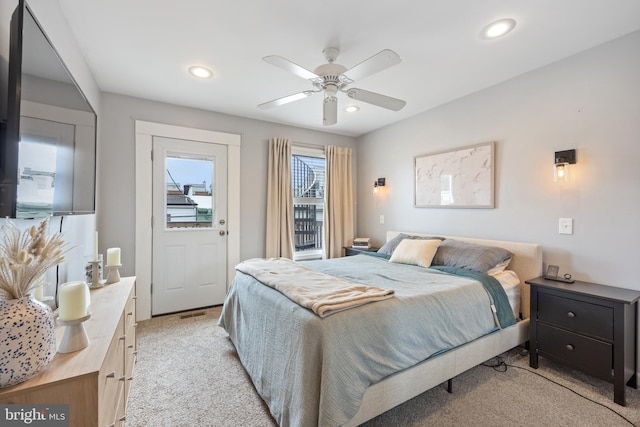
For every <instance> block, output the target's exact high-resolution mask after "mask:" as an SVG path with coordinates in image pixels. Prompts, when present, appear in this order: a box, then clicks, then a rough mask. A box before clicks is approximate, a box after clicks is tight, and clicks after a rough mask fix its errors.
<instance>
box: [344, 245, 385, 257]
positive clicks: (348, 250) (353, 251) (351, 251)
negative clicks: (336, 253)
mask: <svg viewBox="0 0 640 427" xmlns="http://www.w3.org/2000/svg"><path fill="white" fill-rule="evenodd" d="M343 247H344V256H353V255H358V254H361V253H362V252H378V249H380V248H368V249H367V248H362V249H361V248H354V247H352V246H343Z"/></svg>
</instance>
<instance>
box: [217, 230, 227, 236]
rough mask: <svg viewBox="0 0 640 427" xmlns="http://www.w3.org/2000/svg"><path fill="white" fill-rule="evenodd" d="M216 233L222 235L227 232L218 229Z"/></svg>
mask: <svg viewBox="0 0 640 427" xmlns="http://www.w3.org/2000/svg"><path fill="white" fill-rule="evenodd" d="M218 233H219V234H220V235H221V236H224V235H225V234H227V232H226V231H224V230H220V231H219V232H218Z"/></svg>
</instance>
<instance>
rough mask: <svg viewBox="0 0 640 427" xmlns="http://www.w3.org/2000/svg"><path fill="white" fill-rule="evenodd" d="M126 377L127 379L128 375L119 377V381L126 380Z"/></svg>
mask: <svg viewBox="0 0 640 427" xmlns="http://www.w3.org/2000/svg"><path fill="white" fill-rule="evenodd" d="M126 379H127V377H126V376H124V375H123V376H121V377H120V378H118V381H122V382H124V380H126Z"/></svg>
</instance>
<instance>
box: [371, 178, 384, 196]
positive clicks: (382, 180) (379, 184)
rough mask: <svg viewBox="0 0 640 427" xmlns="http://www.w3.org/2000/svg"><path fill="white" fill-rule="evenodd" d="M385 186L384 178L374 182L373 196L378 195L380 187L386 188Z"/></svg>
mask: <svg viewBox="0 0 640 427" xmlns="http://www.w3.org/2000/svg"><path fill="white" fill-rule="evenodd" d="M384 185H385V179H384V178H378V179H377V180H375V181H373V194H376V193H377V192H378V187H384Z"/></svg>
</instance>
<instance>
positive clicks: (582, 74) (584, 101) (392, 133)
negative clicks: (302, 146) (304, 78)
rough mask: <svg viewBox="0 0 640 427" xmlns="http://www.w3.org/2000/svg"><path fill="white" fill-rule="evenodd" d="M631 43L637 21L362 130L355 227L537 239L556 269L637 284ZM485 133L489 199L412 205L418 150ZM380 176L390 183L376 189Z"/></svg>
mask: <svg viewBox="0 0 640 427" xmlns="http://www.w3.org/2000/svg"><path fill="white" fill-rule="evenodd" d="M638 52H640V32H636V33H633V34H631V35H628V36H626V37H623V38H621V39H618V40H615V41H613V42H610V43H607V44H605V45H602V46H600V47H596V48H594V49H591V50H588V51H586V52H583V53H581V54H578V55H576V56H573V57H570V58H568V59H565V60H563V61H561V62H558V63H555V64H552V65H549V66H547V67H544V68H542V69H539V70H537V71H533V72H530V73H528V74H525V75H523V76H520V77H518V78H515V79H513V80H511V81H508V82H506V83H503V84H500V85H497V86H494V87H492V88H489V89H486V90H483V91H480V92H477V93H475V94H472V95H470V96H467V97H465V98H462V99H459V100H456V101H454V102H451V103H449V104H447V105H443V106H441V107H439V108H436V109H434V110H431V111H428V112H426V113H424V114H420V115H418V116H415V117H413V118H411V119H408V120H405V121H403V122H401V123H397V124H395V125H392V126H389V127H387V128H384V129H381V130H378V131H376V132H372V133H370V134H368V135H365V136H363V137H361V138H359V141H358V156H359V161H358V164H359V169H358V180H359V182H360V185H359V190H360V191H359V195H358V205H359V209H358V212H359V214H358V226H359V228H358V235H363V236H370V237H373V238H375V240H376V241H377V242H378V243H382V242H384V236H385V231H386V230H387V229H395V230H415V231H424V232H433V233H441V234H448V235H460V236H476V237H485V238H495V239H504V240H517V241H526V242H537V243H541V244H542V245H543V254H544V259H545V263H547V264H548V263H551V264H558V265H560V269H561V273H564V272H570V273H571V274H573V276H574V278H577V279H581V280H589V281H595V282H600V283H603V284H608V285H614V286H619V287H625V288H631V289H640V282H639V281H638V280H636V276H637V272H636V268H637V267H636V264H637V262H638V260H640V221H638V212H640V142H639V139H640V55H638ZM424 84H438V83H437V82H425V83H424ZM485 141H497V144H496V148H497V150H496V151H497V153H496V185H495V195H496V208H495V209H429V208H414V207H413V157H414V156H415V155H418V154H423V153H429V152H437V151H441V150H446V149H450V148H457V147H463V146H467V145H471V144H476V143H481V142H485ZM572 148H575V149H576V150H577V158H578V163H577V164H576V165H574V166H573V167H572V170H571V173H572V181H571V182H569V183H565V184H560V183H554V182H553V180H552V164H553V155H554V152H555V151H559V150H566V149H572ZM378 177H385V178H386V179H387V188H386V189H385V191H384V192H382V193H381V194H380V195H379V196H378V197H374V196H373V195H372V191H371V189H372V186H373V181H374V179H376V178H378ZM381 214H382V215H384V216H385V224H384V225H381V224H379V215H381ZM561 217H567V218H573V219H574V234H573V235H559V234H558V219H559V218H561Z"/></svg>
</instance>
